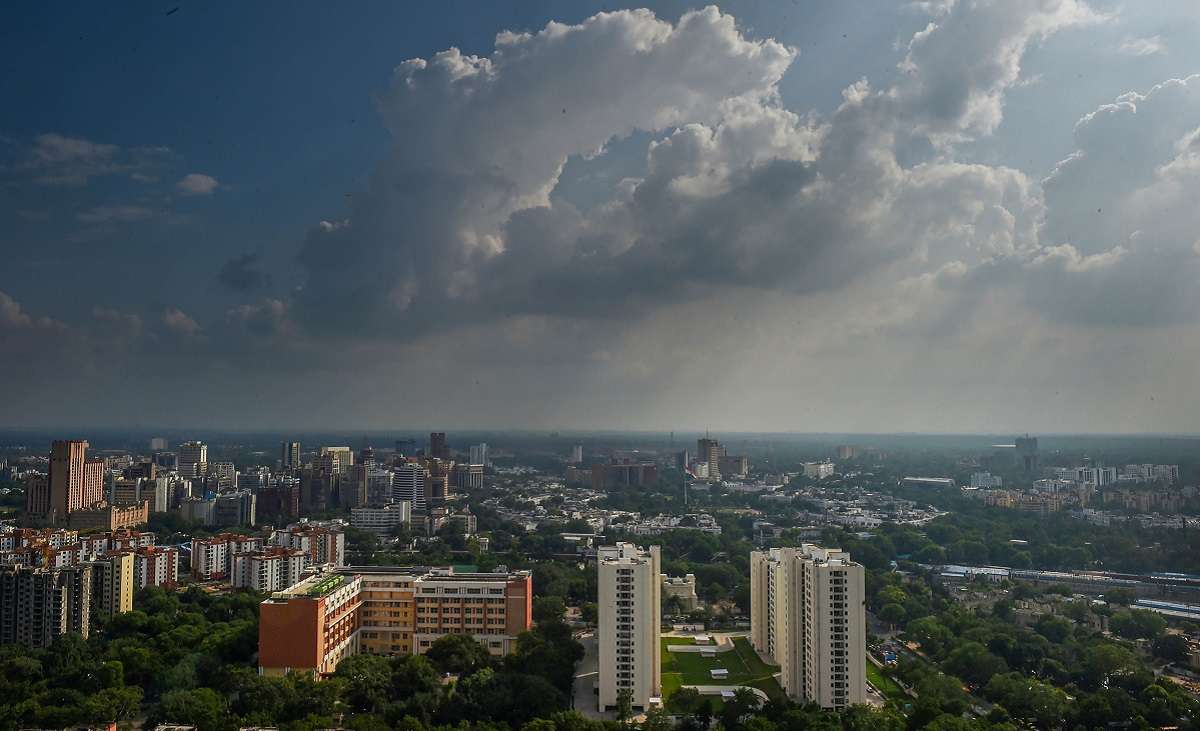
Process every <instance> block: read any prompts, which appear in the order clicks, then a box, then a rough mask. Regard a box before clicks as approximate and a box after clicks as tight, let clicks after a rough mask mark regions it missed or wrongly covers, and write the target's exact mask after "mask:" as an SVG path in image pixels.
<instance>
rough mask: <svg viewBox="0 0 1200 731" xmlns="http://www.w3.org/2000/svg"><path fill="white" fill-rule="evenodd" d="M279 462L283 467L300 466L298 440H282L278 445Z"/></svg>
mask: <svg viewBox="0 0 1200 731" xmlns="http://www.w3.org/2000/svg"><path fill="white" fill-rule="evenodd" d="M279 464H280V465H281V466H282V467H283V468H285V469H288V468H293V469H295V468H299V467H300V442H284V443H282V444H281V445H279Z"/></svg>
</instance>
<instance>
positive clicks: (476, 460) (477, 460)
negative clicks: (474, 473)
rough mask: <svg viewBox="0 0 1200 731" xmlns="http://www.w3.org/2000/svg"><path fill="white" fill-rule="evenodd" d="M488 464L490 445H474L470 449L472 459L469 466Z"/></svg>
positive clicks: (482, 443)
mask: <svg viewBox="0 0 1200 731" xmlns="http://www.w3.org/2000/svg"><path fill="white" fill-rule="evenodd" d="M487 463H488V445H487V442H481V443H479V444H472V445H471V449H470V459H469V460H468V464H481V465H484V466H486V465H487Z"/></svg>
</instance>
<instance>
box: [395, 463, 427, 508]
mask: <svg viewBox="0 0 1200 731" xmlns="http://www.w3.org/2000/svg"><path fill="white" fill-rule="evenodd" d="M428 481H429V472H428V471H427V470H426V469H425V468H424V467H423V466H422V465H419V464H417V463H415V462H407V463H405V464H402V465H400V466H399V467H397V468H396V470H395V472H394V473H393V475H392V499H393V500H397V501H399V500H407V501H408V503H409V505H412V509H413V512H417V513H423V512H425V510H426V509H428V507H429V503H428V501H427V500H426V499H425V495H426V492H425V490H426V483H427V482H428Z"/></svg>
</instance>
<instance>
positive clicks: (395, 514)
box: [350, 500, 412, 536]
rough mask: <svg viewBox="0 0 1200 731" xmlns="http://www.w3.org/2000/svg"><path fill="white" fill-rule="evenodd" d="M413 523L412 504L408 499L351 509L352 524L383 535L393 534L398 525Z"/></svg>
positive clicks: (353, 526) (354, 526)
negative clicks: (380, 505)
mask: <svg viewBox="0 0 1200 731" xmlns="http://www.w3.org/2000/svg"><path fill="white" fill-rule="evenodd" d="M411 524H412V504H411V503H409V502H408V501H407V500H401V501H400V502H395V503H390V504H388V505H384V506H382V507H362V508H351V509H350V526H351V527H352V528H358V529H360V530H369V531H371V532H372V533H376V534H378V535H381V536H386V535H389V534H391V532H392V531H393V530H395V528H396V526H400V525H411Z"/></svg>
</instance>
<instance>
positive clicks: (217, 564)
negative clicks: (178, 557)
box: [191, 533, 263, 581]
mask: <svg viewBox="0 0 1200 731" xmlns="http://www.w3.org/2000/svg"><path fill="white" fill-rule="evenodd" d="M262 548H263V539H261V538H253V537H251V536H243V535H238V534H236V533H222V534H220V535H216V536H213V537H212V538H193V539H192V562H191V572H192V578H193V579H195V580H197V581H215V580H219V579H225V578H228V577H229V574H230V572H231V571H232V570H233V557H234V556H235V555H237V554H239V553H248V552H251V551H261V550H262Z"/></svg>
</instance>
